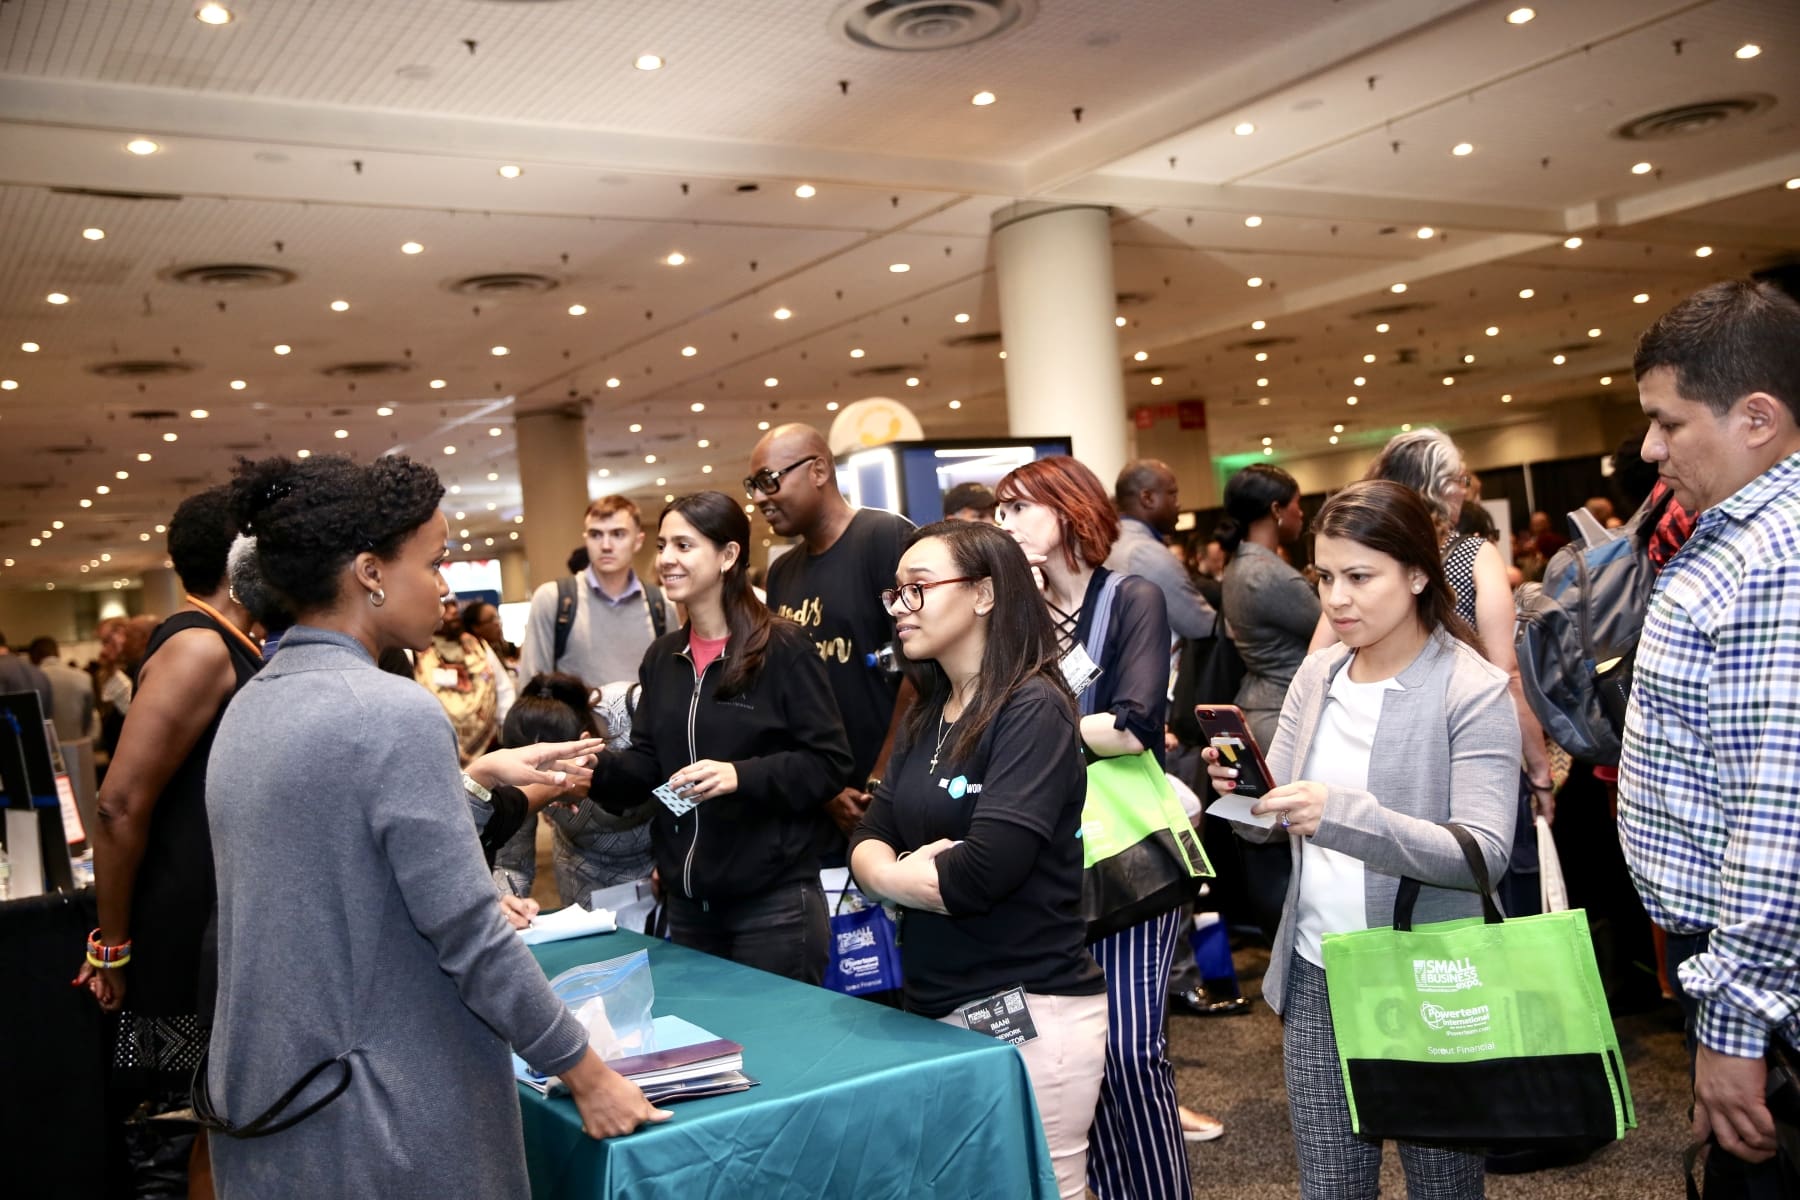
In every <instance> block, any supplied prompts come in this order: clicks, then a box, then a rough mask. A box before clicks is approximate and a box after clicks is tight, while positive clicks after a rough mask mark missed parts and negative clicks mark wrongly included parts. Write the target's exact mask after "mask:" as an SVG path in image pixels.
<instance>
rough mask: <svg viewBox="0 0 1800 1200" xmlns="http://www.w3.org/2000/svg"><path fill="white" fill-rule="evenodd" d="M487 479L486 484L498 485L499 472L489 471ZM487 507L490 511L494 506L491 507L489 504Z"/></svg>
mask: <svg viewBox="0 0 1800 1200" xmlns="http://www.w3.org/2000/svg"><path fill="white" fill-rule="evenodd" d="M487 478H488V482H489V483H498V482H499V481H500V472H498V471H489V472H488V473H487ZM488 507H489V508H490V509H491V508H493V507H494V506H493V505H492V504H490V505H488Z"/></svg>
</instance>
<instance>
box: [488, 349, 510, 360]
mask: <svg viewBox="0 0 1800 1200" xmlns="http://www.w3.org/2000/svg"><path fill="white" fill-rule="evenodd" d="M488 353H489V354H491V355H493V356H494V357H495V358H505V357H506V356H507V355H509V354H511V353H512V351H511V350H508V349H507V348H506V347H505V346H495V347H494V348H493V349H492V350H489V351H488Z"/></svg>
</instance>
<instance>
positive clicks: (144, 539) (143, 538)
mask: <svg viewBox="0 0 1800 1200" xmlns="http://www.w3.org/2000/svg"><path fill="white" fill-rule="evenodd" d="M149 540H150V535H149V534H147V533H140V534H138V541H140V542H147V541H149Z"/></svg>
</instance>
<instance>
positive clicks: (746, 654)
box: [656, 492, 775, 700]
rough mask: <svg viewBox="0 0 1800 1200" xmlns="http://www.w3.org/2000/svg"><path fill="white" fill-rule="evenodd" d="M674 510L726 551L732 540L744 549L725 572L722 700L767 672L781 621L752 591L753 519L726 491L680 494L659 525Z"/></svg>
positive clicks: (716, 692)
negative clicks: (774, 629) (766, 659)
mask: <svg viewBox="0 0 1800 1200" xmlns="http://www.w3.org/2000/svg"><path fill="white" fill-rule="evenodd" d="M670 513H680V514H681V517H682V519H683V520H685V521H686V522H687V523H688V524H689V525H692V526H693V527H694V528H695V529H696V530H698V531H699V533H700V536H701V537H704V538H705V539H706V540H708V541H709V542H711V543H712V544H713V545H714V546H717V547H718V548H719V550H720V551H723V550H724V549H725V547H726V546H728V545H732V544H736V546H737V548H738V556H737V561H736V562H734V563H732V564H731V569H730V570H729V571H727V572H725V580H724V586H723V588H722V589H721V592H720V597H719V598H720V600H721V601H722V602H723V604H724V606H725V626H726V628H727V629H728V630H730V640H728V641H727V642H726V643H725V674H724V676H723V677H722V678H721V679H720V680H719V686H718V687H716V688H714V689H713V695H715V696H717V697H718V698H720V699H722V700H724V699H730V698H731V697H732V696H738V695H742V694H743V693H744V692H746V691H748V690H749V689H750V687H751V685H753V684H754V683H755V682H756V677H757V676H758V675H759V674H761V672H762V665H763V655H764V653H765V652H766V651H767V650H768V647H769V626H770V624H771V623H772V622H773V621H774V619H775V618H774V617H773V616H771V615H770V613H769V610H768V607H767V606H766V605H764V604H763V602H762V601H761V600H758V599H757V598H756V593H755V592H753V591H751V590H750V518H748V517H746V516H745V515H744V510H743V509H742V508H741V507H740V506H739V505H738V502H737V501H736V500H733V499H732V498H731V497H730V496H727V495H726V494H725V493H724V492H694V493H692V494H691V495H687V496H677V497H676V498H675V499H674V500H673V501H672V502H671V503H670V504H669V506H668V507H667V508H665V509H663V510H662V515H661V516H659V517H657V519H656V524H657V527H658V528H659V529H660V528H661V527H662V523H663V521H664V520H665V519H667V518H668V515H669V514H670Z"/></svg>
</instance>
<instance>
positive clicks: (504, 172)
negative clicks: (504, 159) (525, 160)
mask: <svg viewBox="0 0 1800 1200" xmlns="http://www.w3.org/2000/svg"><path fill="white" fill-rule="evenodd" d="M524 173H525V168H524V167H521V166H519V165H518V164H516V163H505V164H503V165H502V166H501V167H500V178H502V179H517V178H518V177H519V176H521V175H523V174H524Z"/></svg>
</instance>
